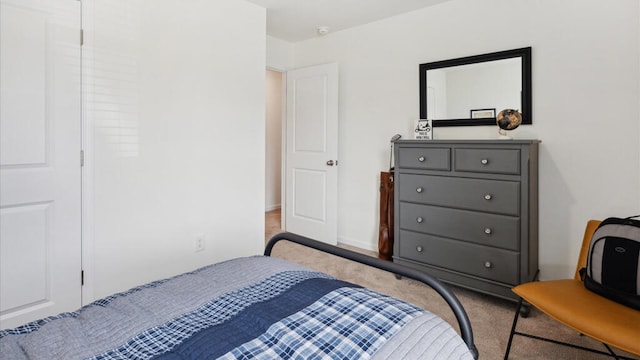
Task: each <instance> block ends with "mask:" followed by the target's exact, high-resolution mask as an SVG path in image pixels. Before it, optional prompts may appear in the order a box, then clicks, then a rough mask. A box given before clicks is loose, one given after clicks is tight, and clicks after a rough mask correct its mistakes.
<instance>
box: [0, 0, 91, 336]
mask: <svg viewBox="0 0 640 360" xmlns="http://www.w3.org/2000/svg"><path fill="white" fill-rule="evenodd" d="M0 6H1V9H0V16H1V19H0V24H1V30H0V36H1V39H0V46H1V48H0V140H1V141H0V144H1V149H0V328H11V327H15V326H18V325H20V324H22V323H24V322H27V321H31V320H35V319H38V318H41V317H45V316H48V315H54V314H57V313H59V312H62V311H70V310H74V309H76V308H78V307H79V306H80V304H81V284H80V271H81V224H80V221H81V172H80V170H81V169H80V149H81V97H80V90H81V86H80V83H81V78H80V74H81V67H80V58H81V57H80V56H81V53H80V7H81V3H80V1H78V0H1V1H0Z"/></svg>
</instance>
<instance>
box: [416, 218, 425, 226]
mask: <svg viewBox="0 0 640 360" xmlns="http://www.w3.org/2000/svg"><path fill="white" fill-rule="evenodd" d="M423 221H424V219H423V218H422V216H418V217H417V218H416V222H417V223H418V224H422V222H423Z"/></svg>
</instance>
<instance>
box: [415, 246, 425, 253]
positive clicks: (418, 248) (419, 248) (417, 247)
mask: <svg viewBox="0 0 640 360" xmlns="http://www.w3.org/2000/svg"><path fill="white" fill-rule="evenodd" d="M422 250H424V249H423V248H422V246H420V245H418V246H416V251H417V252H422Z"/></svg>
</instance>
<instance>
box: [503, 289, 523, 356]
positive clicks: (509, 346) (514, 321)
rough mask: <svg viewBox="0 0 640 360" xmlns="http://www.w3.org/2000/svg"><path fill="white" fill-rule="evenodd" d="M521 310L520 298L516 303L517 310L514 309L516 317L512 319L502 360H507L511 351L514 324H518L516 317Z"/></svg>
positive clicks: (514, 330)
mask: <svg viewBox="0 0 640 360" xmlns="http://www.w3.org/2000/svg"><path fill="white" fill-rule="evenodd" d="M521 308H522V298H520V301H518V308H517V309H516V315H515V316H514V317H513V325H511V333H510V334H509V342H507V350H506V351H505V353H504V360H507V359H509V352H510V351H511V342H512V341H513V335H515V333H516V324H517V323H518V317H519V316H520V309H521Z"/></svg>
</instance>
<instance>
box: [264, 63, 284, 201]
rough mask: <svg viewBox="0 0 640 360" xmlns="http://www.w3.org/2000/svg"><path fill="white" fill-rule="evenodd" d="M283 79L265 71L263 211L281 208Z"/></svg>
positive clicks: (271, 71) (278, 75)
mask: <svg viewBox="0 0 640 360" xmlns="http://www.w3.org/2000/svg"><path fill="white" fill-rule="evenodd" d="M283 77H284V75H283V73H281V72H279V71H274V70H267V77H266V85H267V86H266V116H265V117H266V119H265V121H266V147H265V149H266V155H265V170H266V174H265V178H266V179H265V211H270V210H275V209H279V208H280V206H281V197H282V195H281V194H282V191H281V186H282V103H283V94H282V90H283V83H282V81H283Z"/></svg>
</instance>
